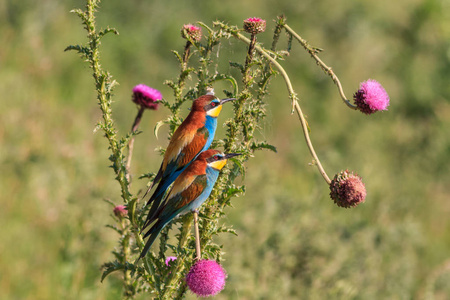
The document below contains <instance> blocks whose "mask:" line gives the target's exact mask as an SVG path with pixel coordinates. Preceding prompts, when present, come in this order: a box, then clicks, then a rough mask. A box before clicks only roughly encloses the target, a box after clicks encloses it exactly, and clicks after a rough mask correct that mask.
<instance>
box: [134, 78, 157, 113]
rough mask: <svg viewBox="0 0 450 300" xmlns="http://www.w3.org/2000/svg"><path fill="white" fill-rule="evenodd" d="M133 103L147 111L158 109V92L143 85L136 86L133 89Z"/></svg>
mask: <svg viewBox="0 0 450 300" xmlns="http://www.w3.org/2000/svg"><path fill="white" fill-rule="evenodd" d="M132 99H133V102H134V103H136V104H138V105H140V106H142V107H144V108H148V109H154V110H156V109H158V101H159V100H161V99H162V94H161V92H160V91H158V90H156V89H153V88H151V87H149V86H146V85H145V84H138V85H137V86H135V87H134V88H133V98H132Z"/></svg>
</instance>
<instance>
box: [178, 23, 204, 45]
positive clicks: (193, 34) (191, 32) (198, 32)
mask: <svg viewBox="0 0 450 300" xmlns="http://www.w3.org/2000/svg"><path fill="white" fill-rule="evenodd" d="M181 37H182V38H184V39H188V37H190V38H191V39H192V40H193V41H195V42H199V41H200V40H201V39H202V29H201V28H200V27H198V26H195V25H192V24H185V25H183V27H182V28H181Z"/></svg>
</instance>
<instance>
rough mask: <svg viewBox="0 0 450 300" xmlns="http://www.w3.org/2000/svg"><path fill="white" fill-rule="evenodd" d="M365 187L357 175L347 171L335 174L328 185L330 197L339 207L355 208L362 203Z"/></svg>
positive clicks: (364, 196)
mask: <svg viewBox="0 0 450 300" xmlns="http://www.w3.org/2000/svg"><path fill="white" fill-rule="evenodd" d="M366 194H367V193H366V187H365V186H364V183H363V182H362V180H361V177H359V176H358V175H357V174H353V172H352V173H350V172H349V171H348V170H345V171H341V172H339V173H338V174H336V175H335V176H334V178H333V180H331V183H330V197H331V199H333V200H334V203H336V204H337V206H340V207H345V208H349V207H355V206H357V205H358V204H359V203H361V202H364V200H365V198H366Z"/></svg>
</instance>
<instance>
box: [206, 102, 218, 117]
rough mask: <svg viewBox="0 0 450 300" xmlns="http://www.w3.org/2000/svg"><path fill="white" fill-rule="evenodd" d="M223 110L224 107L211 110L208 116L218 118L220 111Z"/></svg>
mask: <svg viewBox="0 0 450 300" xmlns="http://www.w3.org/2000/svg"><path fill="white" fill-rule="evenodd" d="M221 110H222V105H219V106H217V107H216V108H213V109H210V110H208V111H207V112H206V114H207V115H208V116H211V117H213V118H217V117H218V116H219V114H220V111H221Z"/></svg>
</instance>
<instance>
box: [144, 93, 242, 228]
mask: <svg viewBox="0 0 450 300" xmlns="http://www.w3.org/2000/svg"><path fill="white" fill-rule="evenodd" d="M232 100H235V99H234V98H227V99H222V100H219V99H217V98H216V97H215V96H213V95H204V96H201V97H199V98H197V99H196V100H194V103H193V104H192V108H191V112H190V113H189V115H188V116H187V118H186V119H185V120H184V121H183V123H181V125H180V127H178V129H177V130H176V131H175V133H174V134H173V136H172V139H171V140H170V143H169V146H168V147H167V149H166V153H165V154H164V159H163V162H162V163H161V167H160V168H159V171H158V173H157V174H156V177H155V179H154V180H153V183H152V185H151V187H150V188H149V190H150V189H151V188H152V187H153V186H154V185H155V184H156V183H158V182H159V184H158V186H157V188H156V189H155V191H154V193H153V195H152V196H151V197H150V199H149V200H148V202H147V205H149V204H150V203H152V202H154V203H153V205H152V207H151V209H150V212H149V216H151V215H153V214H154V213H155V211H156V210H157V209H158V207H159V205H160V202H161V200H162V198H163V197H164V194H165V192H166V190H167V189H168V188H169V186H170V185H171V184H172V182H174V181H175V179H176V178H177V177H178V176H179V175H180V174H181V172H183V170H184V169H185V168H186V167H187V166H188V165H189V164H190V163H191V162H192V161H193V160H194V159H195V158H196V157H197V155H198V154H199V153H201V152H202V151H204V150H207V149H208V148H209V146H211V143H212V141H213V139H214V134H215V132H216V128H217V117H218V116H219V114H220V111H221V110H222V105H223V104H224V103H226V102H228V101H232ZM147 192H148V191H147ZM147 221H148V218H147ZM147 221H146V222H147Z"/></svg>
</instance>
